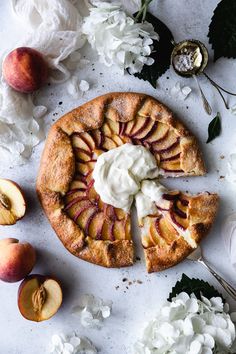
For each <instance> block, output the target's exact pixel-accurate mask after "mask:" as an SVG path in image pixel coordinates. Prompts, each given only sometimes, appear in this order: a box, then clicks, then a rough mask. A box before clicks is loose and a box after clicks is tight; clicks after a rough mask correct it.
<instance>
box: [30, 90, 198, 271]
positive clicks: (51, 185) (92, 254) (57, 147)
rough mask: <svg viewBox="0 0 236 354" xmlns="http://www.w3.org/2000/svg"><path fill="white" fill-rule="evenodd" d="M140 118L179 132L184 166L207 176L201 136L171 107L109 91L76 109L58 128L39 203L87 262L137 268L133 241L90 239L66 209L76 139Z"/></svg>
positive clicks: (43, 168) (44, 165)
mask: <svg viewBox="0 0 236 354" xmlns="http://www.w3.org/2000/svg"><path fill="white" fill-rule="evenodd" d="M137 115H140V116H149V117H151V118H152V119H154V120H157V121H160V122H162V123H165V124H168V125H169V126H171V127H172V128H173V129H174V130H175V132H176V133H177V135H178V136H179V137H180V141H181V144H182V146H183V150H182V156H181V161H182V162H181V163H182V168H183V170H184V174H185V175H188V174H189V175H202V174H204V173H205V167H204V163H203V160H202V157H201V154H200V152H199V149H198V145H197V143H196V140H195V138H194V137H193V136H192V135H191V134H190V133H189V131H188V130H187V129H186V128H185V127H184V126H183V125H182V124H181V123H180V122H179V121H178V120H176V119H175V117H174V116H173V114H172V112H171V111H170V110H169V109H168V108H167V107H165V106H164V105H163V104H162V103H160V102H158V101H157V100H155V99H154V98H152V97H150V96H147V95H145V94H139V93H109V94H107V95H104V96H100V97H97V98H95V99H94V100H92V101H90V102H87V103H85V104H84V105H82V106H80V107H78V108H76V109H74V110H72V111H71V112H69V113H67V114H66V115H64V116H63V117H61V118H60V119H59V120H58V121H57V122H56V123H55V124H54V125H53V126H52V128H51V129H50V132H49V134H48V138H47V141H46V144H45V148H44V152H43V155H42V159H41V165H40V170H39V175H38V178H37V192H38V195H39V199H40V201H41V203H42V206H43V208H44V210H45V213H46V215H47V217H48V219H49V221H50V222H51V224H52V226H53V228H54V230H55V231H56V233H57V235H58V236H59V238H60V239H61V241H62V243H63V244H64V246H65V247H66V248H67V249H68V250H69V251H70V252H71V253H73V254H75V255H76V256H78V257H80V258H82V259H86V260H88V261H90V262H93V263H96V264H100V265H103V266H107V267H120V266H126V265H131V264H132V262H133V249H132V241H129V240H119V241H97V240H92V239H91V240H89V238H88V237H86V235H84V233H83V231H82V230H81V229H80V228H79V226H78V225H77V224H76V223H75V222H74V221H73V220H71V219H70V218H69V217H68V215H67V214H66V213H65V212H64V211H63V200H62V196H63V195H64V194H65V193H66V192H67V191H68V189H69V185H70V183H71V182H72V180H73V177H74V173H75V159H74V154H73V148H72V144H71V139H70V136H71V135H72V134H73V133H75V132H78V133H79V132H84V131H89V130H92V129H97V128H99V127H101V125H102V124H103V121H104V117H108V118H109V119H111V120H114V121H121V122H128V121H130V120H132V119H134V118H135V117H136V116H137ZM190 160H191V161H193V162H191V161H190ZM89 241H90V242H89Z"/></svg>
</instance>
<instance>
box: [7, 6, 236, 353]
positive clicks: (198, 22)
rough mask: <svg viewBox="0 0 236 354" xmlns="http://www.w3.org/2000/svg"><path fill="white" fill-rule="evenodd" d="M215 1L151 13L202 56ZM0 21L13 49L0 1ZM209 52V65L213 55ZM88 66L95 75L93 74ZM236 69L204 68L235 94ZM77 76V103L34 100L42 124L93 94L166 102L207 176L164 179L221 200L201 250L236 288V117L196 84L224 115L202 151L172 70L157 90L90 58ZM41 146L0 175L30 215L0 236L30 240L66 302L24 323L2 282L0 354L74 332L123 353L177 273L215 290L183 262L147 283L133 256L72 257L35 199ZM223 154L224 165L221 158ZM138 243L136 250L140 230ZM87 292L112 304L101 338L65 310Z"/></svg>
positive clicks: (58, 95) (52, 93) (63, 96)
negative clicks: (234, 219) (233, 182)
mask: <svg viewBox="0 0 236 354" xmlns="http://www.w3.org/2000/svg"><path fill="white" fill-rule="evenodd" d="M217 3H218V0H208V1H205V0H198V1H197V2H196V1H195V0H178V1H173V0H154V1H153V5H152V11H153V13H154V14H156V15H158V16H159V17H160V19H161V20H163V21H165V22H166V24H167V25H168V26H169V27H170V29H171V30H172V31H173V34H174V36H175V39H176V41H179V40H183V39H186V38H197V39H200V40H202V41H203V42H204V43H205V44H206V45H207V46H208V48H209V45H208V40H207V32H208V24H209V22H210V18H211V16H212V11H213V9H214V8H215V6H216V4H217ZM0 23H1V26H0V30H1V33H0V38H1V51H3V50H4V48H6V47H7V46H9V43H10V42H12V44H13V43H14V39H15V36H16V34H15V33H16V32H15V30H16V28H15V27H14V22H13V19H12V16H11V12H10V4H9V2H8V1H6V0H5V1H4V0H1V1H0ZM13 45H14V44H13ZM85 52H86V53H87V56H89V53H90V51H89V50H85ZM210 54H211V57H212V52H211V50H210ZM93 63H94V65H92V64H93ZM93 68H95V70H94V71H93ZM235 68H236V61H233V60H228V59H220V60H219V61H217V63H215V64H212V61H211V62H210V64H209V67H208V69H207V71H208V72H209V74H211V76H212V77H213V78H215V80H217V81H219V82H220V83H221V84H222V85H224V86H226V87H227V88H229V89H231V90H234V91H236V87H235V77H234V76H235V75H233V73H235ZM78 75H79V77H80V78H81V79H86V80H88V81H89V82H90V84H91V90H90V91H89V92H88V93H86V94H85V95H84V96H83V97H81V99H79V100H77V101H76V100H72V99H71V98H70V97H69V96H68V95H67V93H66V91H65V89H64V87H63V86H57V87H52V86H50V87H46V88H45V89H44V90H42V91H41V92H40V94H39V95H38V97H37V102H38V103H40V104H45V105H46V106H47V107H48V109H49V112H48V114H47V116H46V117H45V120H46V121H47V123H48V125H51V124H52V123H53V121H54V120H56V119H57V118H58V117H59V116H60V115H61V114H63V113H65V112H66V111H68V110H69V109H72V108H73V107H76V106H78V105H80V104H82V103H83V102H85V101H87V100H89V99H91V98H93V97H96V96H98V95H100V94H103V93H106V92H109V91H138V92H145V93H149V94H151V95H153V96H154V97H157V98H158V99H160V100H161V101H163V102H164V103H166V104H167V105H168V106H169V107H170V108H171V109H173V111H174V112H176V114H177V115H178V116H179V117H181V118H182V120H183V121H184V122H185V123H186V125H187V126H188V127H189V128H191V130H192V131H193V132H194V133H195V134H196V136H197V137H198V138H199V140H200V142H201V146H202V150H203V153H204V156H205V159H206V162H207V167H208V174H207V175H206V176H205V177H199V178H188V179H178V180H168V181H165V184H166V185H167V186H171V187H175V186H178V187H180V188H182V189H183V190H189V191H192V192H199V191H202V190H209V191H215V192H218V193H219V194H220V197H221V203H220V210H219V214H218V219H217V222H216V223H215V226H214V228H213V229H212V231H211V233H210V235H209V236H208V237H207V239H206V240H205V241H204V242H203V250H204V254H205V256H206V258H207V259H209V260H210V261H211V262H212V264H213V265H214V266H215V268H216V269H218V270H219V271H220V272H221V273H222V274H223V275H224V276H225V278H226V279H227V280H228V281H231V282H232V284H234V285H235V286H236V281H235V271H234V270H233V269H232V267H231V266H230V264H229V261H228V257H227V255H226V252H225V249H224V245H223V242H222V239H221V236H220V227H221V223H222V221H223V220H224V218H225V215H226V214H228V213H231V212H232V211H233V210H235V206H236V201H235V200H236V195H235V194H234V192H233V190H232V188H231V187H230V186H229V185H228V183H227V182H226V181H225V179H224V178H221V177H220V176H225V173H226V162H227V161H226V160H227V156H228V154H229V153H230V152H232V151H233V150H235V149H236V145H235V131H236V117H235V116H233V115H231V114H230V113H229V112H227V111H226V110H225V108H224V106H223V104H222V102H221V101H220V99H219V96H218V94H217V93H216V91H215V90H214V89H213V88H212V87H210V85H209V84H208V83H207V82H206V80H205V79H204V78H201V79H200V81H201V84H202V87H203V89H204V91H205V92H206V94H207V97H208V98H209V100H210V102H211V103H212V106H213V110H214V113H216V112H217V111H219V112H221V115H222V126H223V131H222V134H221V136H220V137H219V138H217V139H216V140H214V141H213V142H212V143H210V144H208V145H206V144H205V141H206V139H207V126H208V123H209V121H210V117H208V116H207V115H206V114H205V113H204V111H203V108H202V106H201V102H200V99H199V97H198V95H197V93H196V87H195V84H194V82H193V80H187V79H185V80H184V79H179V78H178V77H177V76H176V75H175V73H174V72H173V70H169V71H168V72H167V73H166V74H165V75H164V76H163V77H162V78H161V79H160V80H159V86H158V89H156V90H154V89H153V88H152V87H151V86H150V85H149V84H148V83H145V82H142V81H139V80H138V79H136V78H134V77H130V76H128V75H125V76H124V77H122V76H120V75H119V74H118V73H117V72H116V71H115V70H114V69H108V68H104V67H103V66H101V65H100V64H98V63H97V62H96V59H93V60H92V61H91V63H90V64H89V65H88V66H87V67H86V69H83V70H81V71H79V72H78ZM178 80H179V81H181V83H183V84H187V85H189V86H190V87H191V88H192V89H193V92H192V94H191V95H190V97H189V98H188V99H187V100H186V101H177V100H175V99H173V98H172V97H171V96H170V95H169V91H170V89H171V87H173V85H174V84H175V83H176V81H178ZM228 100H229V102H230V105H233V103H234V102H235V103H236V99H235V98H233V97H228ZM60 101H62V102H63V104H62V105H59V102H60ZM43 146H44V143H41V144H40V145H39V146H38V147H37V148H36V149H35V152H34V154H33V156H32V159H31V160H30V161H29V162H28V164H26V165H25V166H21V167H16V168H13V169H9V170H8V171H5V174H4V175H3V176H1V177H7V178H11V179H14V180H15V181H17V182H18V183H19V184H20V185H21V186H22V187H23V189H24V191H25V194H26V198H27V204H28V211H27V214H26V216H25V218H24V219H23V220H22V221H20V222H18V223H17V225H15V226H11V227H1V228H0V234H1V236H0V237H1V238H4V237H8V236H11V237H16V238H19V239H20V240H28V241H30V242H31V243H32V244H33V245H34V246H35V247H36V249H37V253H38V262H37V265H36V267H35V269H34V273H45V274H47V273H49V274H54V275H56V276H57V277H58V278H60V279H61V281H62V284H63V290H64V302H63V305H62V308H61V310H60V311H59V312H58V314H57V315H56V316H55V317H53V318H52V319H50V320H49V321H45V322H42V323H33V322H29V321H27V320H25V319H24V318H22V317H21V315H20V313H19V311H18V308H17V290H18V286H19V284H7V283H3V282H1V283H0V302H1V306H0V354H31V353H34V354H41V353H46V352H47V351H48V344H49V341H50V338H51V335H52V334H53V333H60V332H61V331H63V332H64V333H70V332H71V331H74V330H76V331H77V333H80V334H83V335H86V336H88V337H89V338H90V339H91V340H92V341H93V342H94V344H95V345H96V346H97V347H98V348H99V349H100V352H101V353H103V354H118V353H119V354H125V353H130V348H132V343H133V342H134V341H135V340H136V339H137V338H138V336H139V335H140V333H141V329H142V328H143V326H144V321H145V320H148V319H150V318H151V317H152V316H153V315H154V313H155V312H156V310H157V309H158V307H159V306H160V305H161V302H162V301H163V300H164V299H166V297H167V295H168V293H169V291H170V290H171V287H172V286H173V285H174V284H175V282H176V280H177V279H179V278H180V277H181V275H182V273H183V272H185V273H186V274H187V275H188V276H190V277H192V276H199V277H201V278H203V279H206V280H208V281H209V282H210V283H212V284H213V285H215V286H216V287H217V288H219V289H220V287H219V286H218V284H217V283H216V282H215V280H214V279H213V278H212V276H211V275H210V274H208V273H207V271H206V270H205V269H203V268H201V266H200V265H197V264H191V263H190V262H189V261H184V262H183V263H181V264H179V265H178V266H176V267H174V268H172V269H169V270H167V271H165V272H162V273H159V274H150V275H148V274H147V273H146V271H145V265H144V262H143V257H142V252H141V250H140V249H139V248H138V250H137V256H140V257H141V258H142V260H141V261H137V262H136V263H135V265H134V266H133V267H131V268H126V269H103V268H100V267H97V266H94V265H92V264H89V263H86V262H83V261H81V260H79V259H77V258H75V257H73V256H72V255H70V254H69V253H68V252H67V251H66V250H65V249H64V248H63V246H62V244H61V243H60V241H59V240H58V238H57V237H56V235H55V233H54V232H53V230H52V229H51V227H50V225H49V223H48V222H47V220H46V218H45V216H44V214H43V211H42V209H41V208H40V205H39V202H38V200H37V196H36V193H35V179H36V175H37V170H38V165H39V159H40V155H41V152H42V149H43ZM222 155H223V156H225V158H222ZM135 238H136V241H137V243H138V244H139V235H138V232H136V235H135ZM123 278H127V279H128V281H131V282H133V281H134V280H140V283H137V282H136V283H132V284H131V285H128V282H123V281H122V279H123ZM116 288H117V289H116ZM220 290H221V291H222V289H220ZM222 292H223V291H222ZM84 293H92V294H96V295H98V296H100V297H102V298H104V299H109V300H112V301H113V314H112V317H111V318H110V319H108V320H107V321H106V322H105V325H104V328H103V329H102V330H101V331H97V330H87V329H84V328H82V327H81V325H80V322H79V319H78V318H76V317H74V316H72V315H71V308H72V306H73V305H75V304H76V303H78V300H79V298H80V296H81V294H84ZM223 293H224V292H223ZM231 304H232V306H233V307H235V304H233V303H232V302H231Z"/></svg>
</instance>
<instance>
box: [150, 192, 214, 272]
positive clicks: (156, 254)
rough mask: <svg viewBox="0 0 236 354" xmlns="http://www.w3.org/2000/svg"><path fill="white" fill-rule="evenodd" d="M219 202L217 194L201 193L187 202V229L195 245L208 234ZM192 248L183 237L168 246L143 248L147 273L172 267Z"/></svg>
mask: <svg viewBox="0 0 236 354" xmlns="http://www.w3.org/2000/svg"><path fill="white" fill-rule="evenodd" d="M218 204H219V197H218V195H217V194H209V193H207V192H206V193H201V194H198V195H195V196H193V197H192V198H191V200H190V204H189V218H190V227H189V231H190V233H191V237H192V238H193V239H194V241H195V242H196V244H197V245H199V243H200V242H201V240H202V239H203V238H204V236H206V235H207V234H208V232H209V231H210V228H211V227H212V224H213V222H214V219H215V216H216V213H217V209H218ZM193 251H194V248H193V247H191V246H190V245H189V244H188V243H187V242H186V241H185V240H184V238H183V237H179V238H177V239H176V240H175V241H174V242H173V243H172V244H171V245H169V247H167V248H165V249H161V248H159V247H158V246H155V247H150V248H147V249H145V250H144V254H145V259H146V267H147V271H148V273H152V272H159V271H162V270H164V269H167V268H170V267H173V266H174V265H176V264H178V263H180V262H181V261H182V260H184V259H185V258H186V257H187V256H188V255H189V254H190V253H191V252H193Z"/></svg>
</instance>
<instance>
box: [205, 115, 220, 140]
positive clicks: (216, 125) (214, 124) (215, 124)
mask: <svg viewBox="0 0 236 354" xmlns="http://www.w3.org/2000/svg"><path fill="white" fill-rule="evenodd" d="M220 132H221V121H220V113H219V112H218V113H217V115H216V117H215V118H213V119H212V121H211V122H210V124H209V125H208V139H207V144H208V143H209V142H210V141H212V140H214V139H215V138H216V137H217V136H219V135H220Z"/></svg>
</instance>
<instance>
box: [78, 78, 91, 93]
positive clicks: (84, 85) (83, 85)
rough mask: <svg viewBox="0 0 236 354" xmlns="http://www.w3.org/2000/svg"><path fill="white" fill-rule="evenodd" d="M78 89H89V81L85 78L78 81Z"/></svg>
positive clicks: (83, 90)
mask: <svg viewBox="0 0 236 354" xmlns="http://www.w3.org/2000/svg"><path fill="white" fill-rule="evenodd" d="M79 89H80V90H81V91H82V92H85V91H88V90H89V83H88V82H87V81H85V80H81V81H80V83H79Z"/></svg>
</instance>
